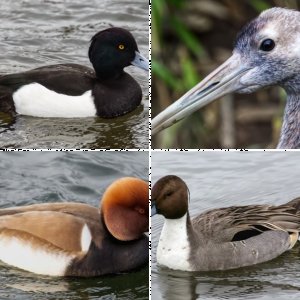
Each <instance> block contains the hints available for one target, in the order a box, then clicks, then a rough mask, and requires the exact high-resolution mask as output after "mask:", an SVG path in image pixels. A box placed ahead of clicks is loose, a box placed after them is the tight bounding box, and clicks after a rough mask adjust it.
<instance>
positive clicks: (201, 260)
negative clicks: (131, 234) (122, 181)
mask: <svg viewBox="0 0 300 300" xmlns="http://www.w3.org/2000/svg"><path fill="white" fill-rule="evenodd" d="M151 197H152V200H151V201H152V205H151V206H152V208H151V210H152V212H151V214H152V215H155V214H161V215H163V216H164V217H165V223H164V226H163V229H162V232H161V236H160V239H159V243H158V248H157V262H158V264H160V265H162V266H165V267H168V268H170V269H174V270H182V271H213V270H227V269H234V268H240V267H245V266H251V265H255V264H258V263H262V262H266V261H269V260H271V259H274V258H275V257H277V256H279V255H281V254H282V253H284V252H285V251H287V250H289V249H291V248H292V247H293V246H294V245H295V243H296V242H297V240H298V237H299V231H300V211H299V210H300V198H296V199H294V200H292V201H290V202H288V203H286V204H283V205H279V206H274V205H248V206H232V207H227V208H217V209H213V210H210V211H207V212H204V213H202V214H200V215H198V216H197V217H195V218H193V219H191V218H190V216H189V212H188V201H189V190H188V187H187V185H186V183H185V182H184V181H183V180H182V179H181V178H179V177H177V176H174V175H168V176H165V177H162V178H161V179H159V180H158V181H157V182H156V183H155V184H154V186H153V188H152V191H151Z"/></svg>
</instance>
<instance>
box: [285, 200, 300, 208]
mask: <svg viewBox="0 0 300 300" xmlns="http://www.w3.org/2000/svg"><path fill="white" fill-rule="evenodd" d="M285 205H287V206H292V207H294V208H296V210H297V211H300V197H298V198H295V199H293V200H292V201H290V202H288V203H286V204H285Z"/></svg>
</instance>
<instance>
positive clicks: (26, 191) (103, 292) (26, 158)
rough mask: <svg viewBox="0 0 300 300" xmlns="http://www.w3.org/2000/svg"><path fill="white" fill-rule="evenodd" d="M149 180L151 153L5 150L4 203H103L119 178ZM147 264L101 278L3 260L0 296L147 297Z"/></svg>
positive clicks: (1, 165) (1, 162)
mask: <svg viewBox="0 0 300 300" xmlns="http://www.w3.org/2000/svg"><path fill="white" fill-rule="evenodd" d="M123 176H134V177H139V178H142V179H144V180H148V153H147V152H6V153H5V152H2V153H0V195H1V196H0V207H1V208H3V207H9V206H15V205H27V204H35V203H42V202H61V201H75V202H84V203H88V204H90V205H93V206H96V207H98V206H99V199H100V198H101V195H102V194H103V192H104V190H105V188H106V187H107V186H108V185H109V184H110V183H111V182H112V181H114V180H115V179H117V178H120V177H123ZM148 276H149V272H148V266H145V267H143V268H142V269H140V270H137V271H135V272H132V273H128V274H122V275H114V276H104V277H97V278H57V277H48V276H41V275H36V274H32V273H29V272H25V271H22V270H19V269H16V268H12V267H10V266H7V265H5V264H3V263H1V262H0V282H1V285H0V299H26V300H27V299H29V300H30V299H36V300H40V299H55V300H57V299H100V298H101V297H103V299H116V298H117V299H124V300H125V299H148Z"/></svg>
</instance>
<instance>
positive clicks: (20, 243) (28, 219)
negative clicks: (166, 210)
mask: <svg viewBox="0 0 300 300" xmlns="http://www.w3.org/2000/svg"><path fill="white" fill-rule="evenodd" d="M148 207H149V203H148V184H147V183H146V182H145V181H143V180H141V179H138V178H131V177H125V178H121V179H118V180H116V181H115V182H113V183H112V184H111V185H110V186H109V187H108V188H107V189H106V191H105V193H104V194H103V196H102V200H101V205H100V210H99V209H98V208H95V207H92V206H89V205H87V204H81V203H72V202H66V203H50V204H46V203H45V204H37V205H29V206H21V207H12V208H5V209H0V260H1V261H3V262H4V263H6V264H9V265H11V266H14V267H17V268H20V269H23V270H27V271H30V272H33V273H37V274H42V275H50V276H80V277H90V276H100V275H105V274H116V273H121V272H128V271H132V270H134V269H136V268H139V267H142V266H143V265H146V264H147V262H148V237H147V236H146V235H145V234H144V232H147V231H148V225H149V217H148V211H149V209H148Z"/></svg>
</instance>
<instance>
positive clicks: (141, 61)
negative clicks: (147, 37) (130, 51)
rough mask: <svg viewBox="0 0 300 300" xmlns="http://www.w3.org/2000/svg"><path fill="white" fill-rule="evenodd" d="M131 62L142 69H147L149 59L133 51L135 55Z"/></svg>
mask: <svg viewBox="0 0 300 300" xmlns="http://www.w3.org/2000/svg"><path fill="white" fill-rule="evenodd" d="M131 64H132V65H133V66H135V67H138V68H140V69H142V70H145V71H149V60H148V59H147V58H146V57H144V56H143V55H142V54H141V53H140V52H138V51H135V57H134V59H133V61H132V62H131Z"/></svg>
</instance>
